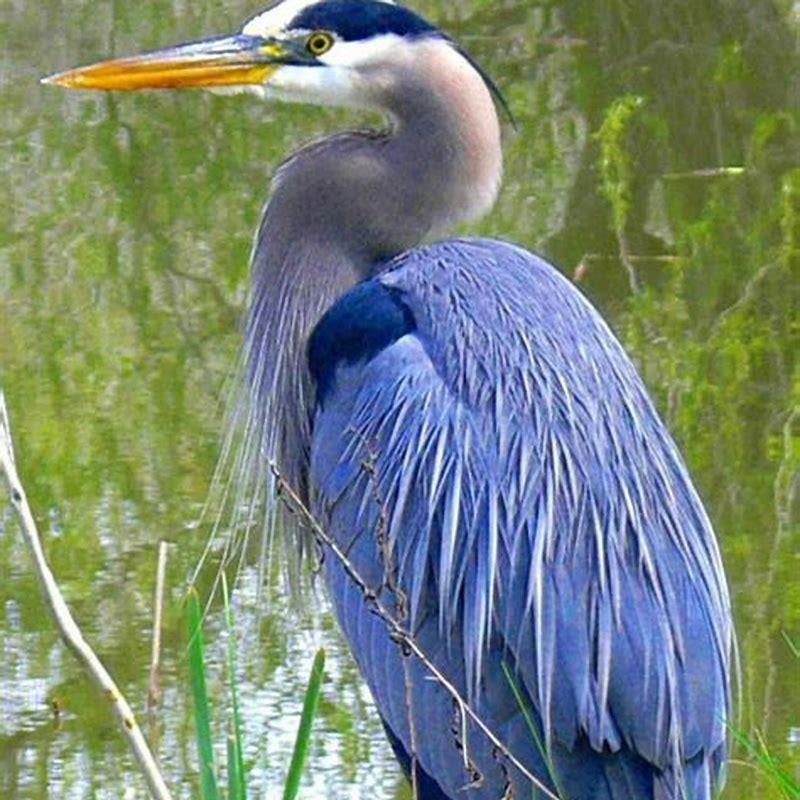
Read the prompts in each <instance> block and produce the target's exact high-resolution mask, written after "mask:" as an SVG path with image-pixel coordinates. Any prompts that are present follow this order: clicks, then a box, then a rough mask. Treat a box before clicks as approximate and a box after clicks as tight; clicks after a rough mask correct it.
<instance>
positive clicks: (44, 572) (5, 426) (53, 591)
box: [0, 392, 172, 800]
mask: <svg viewBox="0 0 800 800" xmlns="http://www.w3.org/2000/svg"><path fill="white" fill-rule="evenodd" d="M0 470H1V471H2V472H3V474H4V475H5V479H6V482H7V483H8V488H9V492H10V494H11V504H12V506H13V507H14V511H16V513H17V516H18V517H19V521H20V525H21V527H22V532H23V535H24V536H25V539H26V540H27V542H28V544H29V546H30V548H31V553H32V554H33V560H34V564H35V566H36V574H37V576H38V578H39V582H40V584H41V586H42V590H43V591H44V595H45V599H46V600H47V605H48V606H49V608H50V612H51V613H52V616H53V620H54V622H55V624H56V628H57V629H58V632H59V633H60V634H61V638H62V639H63V640H64V643H65V644H66V645H67V647H68V648H69V649H70V650H71V651H72V653H73V654H74V655H75V657H76V658H77V659H78V661H79V662H80V663H81V664H82V666H83V668H84V669H85V670H86V672H87V673H88V674H89V676H90V677H91V678H92V680H93V681H94V683H95V684H96V685H97V687H98V688H99V689H100V690H101V691H102V692H103V694H104V695H105V697H106V698H107V699H108V701H109V703H111V707H112V709H113V710H114V713H115V714H116V716H117V718H118V719H119V721H120V727H121V728H122V732H123V734H124V735H125V737H126V738H127V739H128V742H129V743H130V746H131V750H133V754H134V756H135V758H136V760H137V761H138V763H139V766H140V767H141V770H142V773H143V774H144V777H145V780H146V781H147V785H148V787H149V789H150V794H151V795H152V796H153V797H154V798H155V800H171V797H172V796H171V795H170V792H169V789H167V785H166V783H165V782H164V779H163V778H162V776H161V773H160V772H159V770H158V766H157V765H156V762H155V759H154V758H153V754H152V753H151V752H150V748H149V746H148V744H147V741H146V739H145V737H144V734H143V733H142V730H141V728H140V727H139V725H138V723H137V722H136V718H135V717H134V715H133V711H132V710H131V707H130V705H128V701H127V700H126V699H125V697H124V696H123V695H122V693H121V692H120V690H119V689H118V688H117V685H116V684H115V683H114V680H113V679H112V677H111V675H109V673H108V671H107V670H106V668H105V667H104V666H103V664H102V663H101V661H100V659H99V658H98V657H97V655H95V652H94V650H92V648H91V647H90V646H89V643H88V642H87V641H86V639H85V638H84V637H83V633H82V632H81V629H80V628H79V627H78V625H77V623H76V622H75V619H74V618H73V616H72V613H71V612H70V610H69V607H68V606H67V604H66V602H65V601H64V597H63V595H62V594H61V590H60V589H59V588H58V584H57V583H56V579H55V577H54V576H53V572H52V570H51V569H50V565H49V564H48V563H47V558H46V556H45V554H44V549H43V548H42V543H41V539H40V537H39V530H38V528H37V526H36V521H35V520H34V518H33V512H32V511H31V507H30V505H29V504H28V498H27V496H26V494H25V489H24V488H23V486H22V482H21V481H20V478H19V474H18V473H17V467H16V463H15V459H14V445H13V442H12V439H11V426H10V424H9V420H8V412H7V410H6V403H5V397H4V396H3V393H2V392H0Z"/></svg>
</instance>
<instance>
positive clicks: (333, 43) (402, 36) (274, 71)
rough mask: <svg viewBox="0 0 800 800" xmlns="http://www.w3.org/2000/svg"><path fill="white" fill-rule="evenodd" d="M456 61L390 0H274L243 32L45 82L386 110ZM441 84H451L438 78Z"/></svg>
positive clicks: (453, 52)
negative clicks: (408, 84)
mask: <svg viewBox="0 0 800 800" xmlns="http://www.w3.org/2000/svg"><path fill="white" fill-rule="evenodd" d="M437 54H438V58H439V63H441V59H442V58H443V57H445V58H447V57H450V58H452V57H453V56H457V57H458V59H460V60H462V61H463V62H464V64H465V65H468V66H469V67H470V68H471V69H473V70H476V71H477V72H478V73H479V74H480V75H481V77H482V78H483V80H484V81H485V84H486V87H487V88H488V89H489V91H490V92H492V93H493V94H495V96H499V95H497V90H496V88H495V87H494V85H493V84H492V82H491V80H490V79H489V78H488V77H486V76H485V75H484V73H482V72H481V70H480V69H479V68H478V67H477V65H476V64H475V63H474V62H473V61H472V60H471V59H470V58H469V57H468V56H467V55H466V54H465V53H464V51H462V50H461V49H460V48H459V47H458V46H457V45H456V44H455V43H454V42H453V41H452V40H451V39H449V38H448V37H446V36H445V35H444V34H443V33H442V32H441V31H439V30H438V29H437V28H436V27H435V26H434V25H432V24H431V23H429V22H428V21H426V20H425V19H423V18H422V17H421V16H419V15H417V14H415V13H414V12H413V11H410V10H409V9H407V8H404V7H403V6H400V5H396V4H395V3H393V2H391V1H390V0H278V2H276V3H273V4H272V5H271V6H269V7H268V8H267V9H266V10H264V11H262V12H261V13H259V14H257V15H256V16H254V17H253V18H252V19H250V20H249V21H248V22H246V23H245V25H244V26H243V27H242V29H241V31H240V32H238V33H235V34H233V35H230V36H218V37H213V38H209V39H205V40H202V41H198V42H191V43H188V44H182V45H178V46H175V47H169V48H166V49H164V50H158V51H155V52H151V53H145V54H143V55H137V56H131V57H127V58H118V59H114V60H111V61H102V62H99V63H97V64H91V65H89V66H86V67H79V68H78V69H73V70H68V71H66V72H61V73H58V74H56V75H52V76H50V77H49V78H45V79H44V82H45V83H48V84H56V85H59V86H64V87H68V88H73V89H117V90H134V89H167V88H188V87H203V88H209V89H212V90H216V91H251V92H255V93H257V94H259V95H262V96H264V97H277V98H279V99H283V100H296V101H300V102H310V103H317V104H325V105H338V106H350V107H357V108H386V106H387V104H388V105H390V102H389V98H390V97H391V95H392V92H393V91H396V90H397V89H398V82H399V81H400V80H406V81H408V79H409V77H410V76H413V75H414V72H415V71H417V72H419V71H428V72H430V70H436V69H437ZM440 78H441V80H443V81H444V80H447V76H446V75H444V74H442V75H441V76H440Z"/></svg>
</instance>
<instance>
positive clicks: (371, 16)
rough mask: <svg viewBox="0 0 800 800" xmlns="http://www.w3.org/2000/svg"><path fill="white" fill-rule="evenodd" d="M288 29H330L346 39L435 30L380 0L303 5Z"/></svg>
mask: <svg viewBox="0 0 800 800" xmlns="http://www.w3.org/2000/svg"><path fill="white" fill-rule="evenodd" d="M289 29H299V30H308V31H316V30H323V31H332V32H333V33H336V34H337V35H338V36H339V37H340V38H341V39H343V40H344V41H346V42H355V41H359V40H361V39H369V38H371V37H372V36H380V35H381V34H385V33H395V34H397V35H398V36H422V35H424V34H429V33H435V32H436V31H437V28H436V27H435V26H434V25H431V23H430V22H428V21H427V20H425V19H423V18H422V17H420V16H419V15H418V14H415V13H414V12H413V11H411V10H409V9H407V8H403V6H397V5H393V4H391V3H383V2H380V0H323V2H321V3H315V4H314V5H312V6H306V7H305V8H304V9H303V10H302V11H301V12H300V13H299V14H298V15H297V16H296V17H295V18H294V19H293V20H292V22H291V24H290V25H289Z"/></svg>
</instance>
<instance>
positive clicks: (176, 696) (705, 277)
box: [0, 0, 800, 800]
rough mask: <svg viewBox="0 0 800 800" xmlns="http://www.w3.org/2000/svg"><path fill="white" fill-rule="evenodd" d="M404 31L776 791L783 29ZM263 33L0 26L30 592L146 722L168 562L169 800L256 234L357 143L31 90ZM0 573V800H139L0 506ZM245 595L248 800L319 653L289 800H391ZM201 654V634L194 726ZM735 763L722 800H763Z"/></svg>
mask: <svg viewBox="0 0 800 800" xmlns="http://www.w3.org/2000/svg"><path fill="white" fill-rule="evenodd" d="M419 7H420V8H421V10H423V11H424V12H425V13H426V14H427V15H428V16H430V17H431V18H432V19H434V20H436V21H438V22H439V23H441V24H442V25H443V26H444V27H445V28H447V29H448V30H449V31H450V32H452V33H454V34H455V35H457V36H459V37H460V38H462V40H464V41H465V42H466V43H467V45H468V46H469V47H470V49H471V50H472V51H473V52H474V54H475V55H476V56H477V57H478V59H479V60H480V61H481V62H482V63H483V64H484V65H485V66H486V68H487V69H488V70H489V71H490V72H491V74H492V75H493V76H494V77H495V78H496V79H497V81H498V83H499V84H500V85H501V86H502V87H503V89H504V91H505V93H506V95H507V97H508V99H509V102H510V105H511V107H512V108H513V111H514V114H515V115H516V117H517V120H518V126H519V130H518V132H517V133H515V134H514V133H511V132H509V136H508V143H507V179H506V182H505V188H504V190H503V193H502V196H501V198H500V201H499V203H498V205H497V208H496V209H495V211H494V212H493V214H492V215H491V216H490V217H488V218H487V219H486V220H484V221H483V222H482V223H481V224H480V226H479V230H480V232H483V233H487V234H492V235H498V236H502V237H506V238H510V239H513V240H516V241H518V242H520V243H522V244H524V245H526V246H528V247H530V248H534V249H537V250H538V251H540V252H543V253H545V254H547V255H548V256H549V257H551V258H552V259H553V260H555V261H556V262H557V263H558V264H560V265H561V266H562V268H563V269H564V271H565V272H566V273H567V274H569V275H574V276H575V277H576V278H578V279H580V281H581V285H582V287H583V289H584V291H585V292H586V293H587V294H588V295H589V297H591V299H592V300H593V301H594V302H595V303H596V304H597V305H598V306H599V307H600V308H601V309H602V310H603V312H604V314H605V315H606V317H607V318H608V319H609V321H610V322H611V324H612V326H613V328H614V329H615V330H616V332H617V333H618V334H619V336H620V337H621V338H622V340H623V341H624V342H625V344H626V346H627V348H628V349H629V351H630V352H631V353H632V354H633V355H634V357H635V358H636V360H637V363H638V364H639V366H640V369H641V371H642V373H643V375H644V377H645V379H646V381H647V383H648V385H649V387H650V389H651V391H652V393H653V396H654V397H655V399H656V402H657V404H658V406H659V408H660V409H661V411H662V413H663V415H664V417H665V418H666V419H667V421H668V423H669V426H670V428H671V429H672V431H673V432H674V433H675V436H676V438H677V439H678V441H679V443H680V445H681V447H682V449H683V452H684V453H685V455H686V458H687V460H688V462H689V465H690V467H691V470H692V473H693V475H694V477H695V480H696V483H697V485H698V487H699V489H700V492H701V494H702V495H703V497H704V499H705V501H706V503H707V506H708V509H709V512H710V514H711V517H712V519H713V520H714V523H715V526H716V529H717V531H718V534H719V538H720V542H721V547H722V552H723V557H724V560H725V564H726V568H727V572H728V575H729V578H730V583H731V588H732V594H733V603H734V610H735V614H736V621H737V628H738V636H739V641H740V648H741V659H742V665H743V674H742V688H741V695H740V702H739V706H740V709H741V725H742V727H743V728H744V729H745V730H748V731H750V732H751V733H752V732H754V731H756V730H757V731H759V732H760V733H761V734H763V736H764V738H765V741H766V742H767V743H768V745H769V747H770V748H771V750H772V751H773V752H774V753H775V754H776V755H777V756H778V757H780V758H781V759H782V760H783V762H784V764H785V765H786V766H787V768H788V769H789V770H790V771H793V772H794V773H795V775H797V773H798V772H799V771H800V744H798V740H800V667H799V666H798V664H799V663H800V662H798V661H797V660H796V659H795V658H794V657H793V656H792V654H791V650H790V647H789V645H788V644H787V642H786V640H785V638H784V633H786V634H787V635H788V636H790V637H791V638H793V640H794V641H795V642H800V580H799V579H798V576H799V575H800V556H799V555H798V549H799V548H798V544H799V543H798V528H797V519H796V512H797V506H798V501H797V496H798V484H799V482H800V481H799V479H798V464H800V438H798V436H799V435H800V412H799V411H798V410H797V409H798V404H799V403H800V370H798V367H797V364H796V361H795V355H796V352H797V349H798V338H799V334H800V320H798V308H800V297H799V295H798V286H800V155H799V154H798V148H799V147H800V116H799V115H798V105H797V103H798V95H799V94H800V78H799V77H798V76H799V75H800V69H798V60H797V44H798V40H797V36H798V21H799V20H800V12H798V10H797V8H796V7H795V8H794V9H793V7H792V3H790V2H777V0H776V1H775V2H764V1H763V0H730V1H729V2H723V1H722V0H719V1H718V2H711V1H710V0H689V1H687V0H641V2H638V3H634V2H630V0H570V2H567V0H561V1H557V0H553V1H551V2H547V0H544V1H543V2H538V3H537V2H530V1H526V2H523V1H521V0H505V2H501V3H490V2H488V1H487V0H449V2H433V1H432V0H428V1H427V2H424V3H423V2H421V3H420V4H419ZM256 10H258V8H257V6H254V5H253V4H252V3H251V2H245V0H231V1H230V2H227V3H225V4H224V7H223V6H222V4H220V3H217V2H210V0H194V2H192V3H185V2H176V0H140V1H139V2H137V3H128V2H121V0H71V2H69V3H62V2H56V0H39V2H28V1H27V0H0V41H2V43H3V44H2V45H0V59H2V61H1V63H0V212H2V213H0V385H2V387H3V388H4V389H5V392H6V394H7V399H8V403H9V407H10V412H11V415H12V419H13V423H14V426H15V430H16V438H17V446H18V451H19V460H20V462H21V470H22V473H23V478H24V480H25V482H26V484H27V487H28V490H29V493H30V495H31V499H32V501H33V503H34V505H35V507H36V509H37V513H38V518H39V521H40V523H41V525H42V529H43V532H44V537H45V540H46V548H47V551H48V553H49V555H50V558H51V559H52V563H53V566H54V569H55V571H56V574H57V575H58V576H59V578H60V580H61V582H62V586H63V588H64V591H65V593H66V596H67V599H68V601H69V602H70V603H71V605H72V607H73V609H74V611H75V614H76V616H77V618H78V619H79V620H80V621H81V623H82V624H83V625H84V626H85V629H86V631H87V633H88V635H89V638H90V639H91V641H92V642H93V644H94V645H95V646H96V647H97V649H98V651H99V653H100V654H101V656H102V658H103V659H104V661H105V662H106V664H107V665H108V666H109V668H110V669H111V671H112V672H113V673H114V675H115V676H116V677H117V679H118V681H119V682H120V684H121V685H122V687H123V689H124V690H125V691H126V692H127V693H128V694H129V697H130V698H131V700H132V701H133V703H134V705H135V707H136V709H137V711H138V713H139V714H140V716H141V718H142V720H143V721H146V713H145V697H146V687H147V672H148V664H149V657H150V626H151V613H152V612H151V608H152V592H153V584H154V580H155V559H156V547H157V542H158V540H159V539H162V538H167V539H169V540H170V541H171V542H173V543H174V544H173V546H172V548H171V554H170V560H169V568H168V573H167V578H168V597H167V610H166V619H165V643H164V650H165V652H164V666H163V675H162V684H163V699H162V705H161V708H160V711H159V713H158V717H157V719H156V720H155V721H154V723H153V733H154V735H155V738H156V739H157V742H158V751H159V753H160V757H161V760H162V763H163V767H164V771H165V773H166V775H167V777H168V780H169V782H170V785H171V786H173V787H174V789H175V796H176V797H185V798H188V797H196V796H197V788H196V787H197V784H196V780H195V778H196V760H195V754H194V749H193V740H192V727H191V725H192V718H191V710H190V704H189V692H188V682H187V676H186V673H185V669H184V666H183V655H184V651H183V648H184V639H183V637H182V618H181V611H180V606H179V603H180V597H181V593H182V591H183V589H184V588H185V586H186V581H187V579H188V576H189V575H190V574H191V572H192V569H193V567H194V565H195V564H196V563H197V560H198V558H199V556H200V554H201V552H202V550H203V547H204V545H205V542H206V540H207V538H208V530H207V528H205V527H203V526H200V527H198V526H197V525H196V524H195V523H196V520H197V519H198V517H199V516H200V511H201V508H202V505H203V503H204V501H205V499H206V496H207V493H208V487H209V484H210V480H211V476H212V473H213V469H214V466H215V463H216V459H217V456H218V453H219V448H220V432H221V430H222V428H223V411H222V408H223V403H222V401H221V398H222V397H223V396H224V387H225V385H226V378H227V376H228V375H229V374H230V372H231V369H232V367H233V365H234V363H235V360H236V354H237V349H238V345H239V330H240V327H239V326H240V320H241V316H242V310H243V306H244V302H245V295H246V288H247V260H248V252H249V248H250V242H251V237H252V234H253V231H254V229H255V227H256V224H257V222H258V218H259V213H260V210H261V207H262V204H263V201H264V197H265V192H266V187H267V183H268V180H269V176H270V174H271V173H272V171H273V170H274V168H275V166H276V165H277V164H278V163H279V161H280V160H281V159H282V158H283V157H284V155H285V154H286V153H287V152H289V151H290V150H291V149H292V148H293V147H295V146H297V144H298V143H300V142H302V141H305V140H307V139H309V138H312V137H314V136H317V135H319V134H321V133H322V132H324V131H328V130H332V129H335V128H337V127H340V126H342V125H343V124H347V123H348V122H349V121H350V120H348V118H347V117H345V116H343V115H342V114H339V113H334V112H330V111H322V110H319V109H312V108H305V107H286V106H284V107H278V106H266V105H263V104H261V103H259V102H256V101H254V100H252V99H250V98H247V97H237V98H222V97H215V96H211V95H208V94H205V93H198V92H188V93H169V94H142V95H135V96H133V95H125V96H121V95H100V94H93V93H87V94H71V93H66V92H63V91H59V90H57V89H53V88H44V87H41V86H39V85H38V84H37V78H39V77H40V76H42V75H44V74H47V73H50V72H53V71H55V70H58V69H61V68H64V67H67V66H72V65H75V64H78V63H83V62H86V61H91V60H94V59H97V58H99V57H102V56H107V55H110V54H123V53H127V52H132V51H137V50H140V49H144V48H152V47H157V46H161V45H166V44H171V43H174V42H178V41H183V40H188V39H193V38H198V37H200V36H204V35H207V34H210V33H217V32H219V33H222V32H228V31H230V30H233V29H234V27H235V26H236V25H238V24H239V23H240V22H241V21H242V20H243V19H245V18H246V17H247V16H248V15H250V14H251V13H254V12H255V11H256ZM620 254H623V255H624V258H621V257H620ZM224 535H225V531H224V530H223V531H221V532H220V535H219V537H218V538H217V539H216V540H215V542H214V547H215V552H218V551H219V550H220V548H221V547H222V546H223V544H224ZM212 564H213V555H212ZM0 576H2V577H0V798H2V800H6V798H20V799H22V798H25V800H31V799H33V798H37V799H38V798H59V799H60V798H75V799H76V800H78V799H80V800H82V799H83V798H90V797H91V798H123V797H142V796H144V786H143V783H142V782H141V780H140V779H139V778H138V776H137V775H136V772H135V770H134V769H133V767H132V763H131V758H130V756H129V753H128V750H127V747H126V745H125V744H124V743H123V742H122V740H121V738H120V737H119V736H118V734H117V731H116V725H115V722H114V720H113V719H112V717H111V714H110V712H109V710H108V708H107V707H106V705H105V703H104V702H102V701H101V700H99V699H98V698H97V696H96V695H95V693H94V691H93V690H92V689H91V687H89V686H88V684H87V681H86V680H85V679H84V677H83V676H82V674H81V673H80V671H79V670H78V669H77V668H76V667H75V665H74V664H73V662H72V660H71V657H70V656H69V655H68V654H67V653H66V652H65V650H64V648H63V647H62V645H61V644H60V642H59V641H58V640H57V638H56V636H55V634H54V633H53V630H52V626H51V623H50V621H49V619H48V617H47V614H46V613H45V608H44V605H43V603H42V600H41V598H40V595H39V591H38V588H37V585H36V582H35V580H34V578H33V573H32V569H31V560H30V558H29V555H28V552H27V550H26V549H25V547H24V546H23V542H22V540H21V537H20V535H19V532H18V530H17V528H16V527H15V525H14V524H13V523H12V521H11V514H10V511H9V510H7V504H6V500H5V498H0ZM263 594H264V595H269V596H271V598H272V603H271V605H270V609H271V610H270V611H269V612H268V613H266V614H264V613H259V608H260V607H261V606H263V603H262V602H261V600H260V596H259V590H258V571H257V567H256V564H255V562H254V560H252V559H249V560H248V561H247V563H246V566H245V567H244V570H243V573H242V578H241V582H240V586H239V588H238V589H237V598H238V599H237V603H238V607H237V619H238V620H239V626H240V632H241V634H242V640H243V642H244V645H245V648H244V651H243V653H242V654H241V660H242V665H241V666H242V672H243V675H242V679H243V680H242V687H241V692H242V704H243V707H244V709H245V712H246V738H247V742H248V752H247V758H248V760H249V762H250V763H251V765H252V776H251V784H252V786H253V796H258V797H265V796H270V797H275V796H276V789H277V786H278V785H279V784H280V781H281V777H282V773H283V770H284V769H285V766H286V764H287V763H288V756H289V752H290V747H291V735H292V731H293V728H294V725H295V724H296V720H297V716H298V713H299V703H300V693H301V686H302V683H303V681H304V680H305V677H306V673H307V670H308V669H309V668H310V663H311V655H312V653H313V651H314V648H315V647H316V645H317V644H318V643H320V642H323V643H325V644H326V646H327V647H328V648H329V649H330V650H331V659H330V662H329V673H330V674H329V680H328V682H327V683H326V685H325V690H324V700H323V703H322V707H321V718H320V722H319V728H318V730H319V734H318V735H317V737H316V739H315V742H314V746H313V749H312V752H311V757H310V763H311V769H310V770H309V774H308V779H307V783H306V789H305V794H304V796H305V797H307V798H310V799H312V800H314V799H316V798H323V797H330V798H334V799H335V800H338V798H377V799H378V800H383V798H387V799H388V798H395V797H404V796H406V795H405V794H404V793H405V791H406V790H405V789H404V788H402V785H401V782H400V780H399V778H398V772H397V768H396V767H395V766H394V763H393V761H392V759H391V757H390V755H389V752H388V748H387V746H386V744H385V743H384V741H383V739H382V738H381V734H380V731H379V729H378V725H377V724H376V720H375V718H374V715H373V714H372V713H371V710H370V704H369V698H368V696H367V693H366V692H365V690H364V689H363V687H362V686H361V685H360V683H359V680H358V677H357V675H356V672H355V667H354V665H353V663H352V661H351V660H350V659H349V657H348V656H347V654H346V652H345V650H344V649H343V647H342V646H341V644H340V643H339V641H338V639H337V635H336V632H335V628H334V626H333V624H332V622H331V620H330V618H329V616H328V615H327V614H326V613H324V601H323V599H322V598H320V597H317V598H314V597H313V596H312V597H309V598H308V599H307V600H306V601H305V602H304V603H303V608H302V609H294V608H289V607H287V605H286V603H285V602H284V600H283V599H282V592H281V590H280V588H279V584H278V583H274V584H273V585H272V588H267V589H266V590H264V592H263ZM220 627H221V622H220V614H219V613H218V611H217V610H216V609H215V610H213V611H212V614H211V617H210V630H209V633H208V638H209V640H210V641H211V643H212V644H211V656H212V661H213V664H212V679H211V690H212V692H213V693H214V694H215V696H216V697H217V698H218V701H217V702H218V706H219V705H221V704H224V696H225V694H224V685H223V681H224V670H223V668H222V666H221V663H222V661H223V660H224V647H223V645H224V637H223V636H222V634H221V633H220V630H219V629H220ZM215 665H217V666H216V667H215ZM53 703H56V704H57V705H58V707H59V708H60V709H61V710H60V713H59V714H58V716H56V715H54V713H53V711H52V710H51V705H52V704H53ZM218 717H220V718H219V719H218V720H217V724H218V728H219V741H220V743H222V742H223V741H224V720H223V719H222V718H221V715H218ZM734 757H735V762H734V764H733V765H732V766H731V771H730V780H729V786H728V789H727V791H726V793H725V797H726V798H730V800H745V798H747V799H748V800H749V799H750V798H759V800H761V799H766V800H769V798H771V797H776V796H777V795H776V791H775V789H773V788H770V784H769V783H768V782H766V781H765V780H764V779H763V778H762V777H761V774H760V773H759V771H758V770H757V769H756V768H754V767H753V765H752V764H751V763H749V759H748V757H747V754H746V753H744V752H743V751H741V750H737V751H735V753H734Z"/></svg>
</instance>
